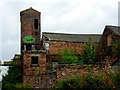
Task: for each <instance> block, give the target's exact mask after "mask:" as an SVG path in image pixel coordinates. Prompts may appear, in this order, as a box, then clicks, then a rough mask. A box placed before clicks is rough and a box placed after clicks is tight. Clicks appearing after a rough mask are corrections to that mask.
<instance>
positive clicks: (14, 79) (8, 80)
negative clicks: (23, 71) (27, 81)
mask: <svg viewBox="0 0 120 90" xmlns="http://www.w3.org/2000/svg"><path fill="white" fill-rule="evenodd" d="M11 65H12V66H9V69H8V71H7V74H5V75H3V76H2V89H13V88H15V86H16V83H20V82H21V76H20V67H19V65H18V63H14V62H13V61H12V62H11Z"/></svg>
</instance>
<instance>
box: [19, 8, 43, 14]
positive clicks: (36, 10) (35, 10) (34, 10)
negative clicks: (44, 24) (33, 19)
mask: <svg viewBox="0 0 120 90" xmlns="http://www.w3.org/2000/svg"><path fill="white" fill-rule="evenodd" d="M28 10H34V11H36V12H39V11H37V10H35V9H33V8H32V7H30V8H28V9H25V10H23V11H21V13H22V12H25V11H28ZM39 13H41V12H39Z"/></svg>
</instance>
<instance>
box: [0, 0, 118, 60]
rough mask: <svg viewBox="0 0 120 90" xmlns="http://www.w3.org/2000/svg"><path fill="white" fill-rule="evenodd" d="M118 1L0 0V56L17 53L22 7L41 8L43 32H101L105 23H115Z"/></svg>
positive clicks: (10, 57)
mask: <svg viewBox="0 0 120 90" xmlns="http://www.w3.org/2000/svg"><path fill="white" fill-rule="evenodd" d="M16 1H17V2H16ZM33 1H34V2H33ZM38 1H39V2H38ZM118 1H119V0H0V41H1V43H0V44H1V46H0V51H1V52H0V59H2V60H3V61H4V60H11V59H12V58H13V56H14V54H17V53H20V11H22V10H25V9H28V8H30V7H32V8H34V9H36V10H38V11H40V12H41V23H42V24H41V27H42V28H41V29H42V32H62V33H63V32H64V33H77V34H81V33H93V34H95V33H97V34H102V32H103V30H104V28H105V25H118Z"/></svg>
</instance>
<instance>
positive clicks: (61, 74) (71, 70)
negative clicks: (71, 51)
mask: <svg viewBox="0 0 120 90" xmlns="http://www.w3.org/2000/svg"><path fill="white" fill-rule="evenodd" d="M90 68H92V70H93V71H97V70H96V69H98V68H99V67H98V66H92V65H91V66H90ZM77 73H80V74H87V73H88V68H87V66H86V65H59V66H58V68H57V80H58V81H59V80H62V79H64V78H66V77H67V78H68V77H71V75H72V77H74V76H76V75H77Z"/></svg>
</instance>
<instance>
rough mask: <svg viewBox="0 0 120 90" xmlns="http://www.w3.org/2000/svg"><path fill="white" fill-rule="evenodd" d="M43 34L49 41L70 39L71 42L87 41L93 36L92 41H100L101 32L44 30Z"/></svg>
mask: <svg viewBox="0 0 120 90" xmlns="http://www.w3.org/2000/svg"><path fill="white" fill-rule="evenodd" d="M43 36H44V37H45V39H46V40H48V41H69V42H85V41H88V40H89V37H91V39H92V42H99V40H100V38H101V34H66V33H50V32H43Z"/></svg>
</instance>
